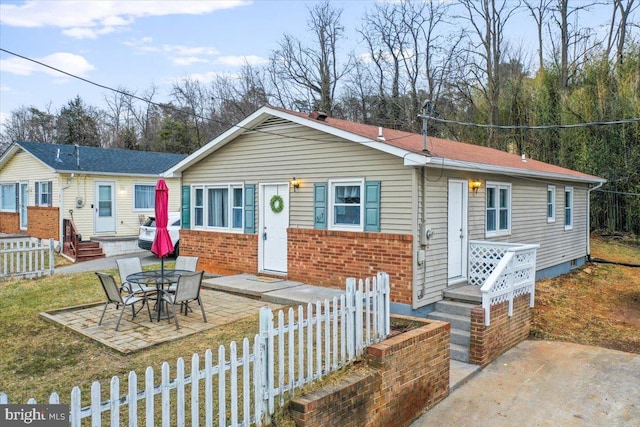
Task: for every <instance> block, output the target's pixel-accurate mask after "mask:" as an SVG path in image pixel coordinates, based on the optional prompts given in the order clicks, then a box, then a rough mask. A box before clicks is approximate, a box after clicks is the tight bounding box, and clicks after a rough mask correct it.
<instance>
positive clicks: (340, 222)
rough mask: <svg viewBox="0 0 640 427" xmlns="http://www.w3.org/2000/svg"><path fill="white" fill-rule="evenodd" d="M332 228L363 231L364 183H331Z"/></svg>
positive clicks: (360, 181)
mask: <svg viewBox="0 0 640 427" xmlns="http://www.w3.org/2000/svg"><path fill="white" fill-rule="evenodd" d="M329 184H330V190H329V191H330V196H329V200H330V203H331V205H330V207H329V209H330V210H329V212H330V215H331V222H330V228H332V229H349V230H359V231H361V230H362V229H363V226H362V224H363V212H364V210H363V203H362V202H363V196H364V188H363V187H364V181H363V180H354V181H330V183H329Z"/></svg>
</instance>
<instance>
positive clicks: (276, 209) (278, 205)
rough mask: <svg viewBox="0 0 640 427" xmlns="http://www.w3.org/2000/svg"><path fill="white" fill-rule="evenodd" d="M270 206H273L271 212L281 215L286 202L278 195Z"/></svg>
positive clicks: (273, 198) (272, 199)
mask: <svg viewBox="0 0 640 427" xmlns="http://www.w3.org/2000/svg"><path fill="white" fill-rule="evenodd" d="M269 204H270V205H271V211H272V212H273V213H280V212H282V209H284V200H282V197H280V196H278V195H277V194H276V195H275V196H273V197H272V198H271V201H270V202H269Z"/></svg>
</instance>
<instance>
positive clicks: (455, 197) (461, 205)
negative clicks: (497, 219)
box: [447, 179, 468, 285]
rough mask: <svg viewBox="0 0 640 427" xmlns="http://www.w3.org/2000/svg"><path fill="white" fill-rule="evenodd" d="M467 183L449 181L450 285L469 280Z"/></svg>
mask: <svg viewBox="0 0 640 427" xmlns="http://www.w3.org/2000/svg"><path fill="white" fill-rule="evenodd" d="M467 197H468V189H467V181H459V180H453V179H452V180H449V204H448V215H447V218H448V226H447V227H448V234H447V235H448V239H447V245H448V252H447V253H448V265H449V284H450V285H451V284H454V283H459V282H462V281H464V280H466V279H467Z"/></svg>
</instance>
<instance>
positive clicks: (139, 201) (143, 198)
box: [133, 184, 156, 210]
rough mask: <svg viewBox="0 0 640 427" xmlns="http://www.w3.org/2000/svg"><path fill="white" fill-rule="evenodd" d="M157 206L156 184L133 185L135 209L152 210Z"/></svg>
mask: <svg viewBox="0 0 640 427" xmlns="http://www.w3.org/2000/svg"><path fill="white" fill-rule="evenodd" d="M155 206H156V186H155V185H154V184H133V209H137V210H151V209H155Z"/></svg>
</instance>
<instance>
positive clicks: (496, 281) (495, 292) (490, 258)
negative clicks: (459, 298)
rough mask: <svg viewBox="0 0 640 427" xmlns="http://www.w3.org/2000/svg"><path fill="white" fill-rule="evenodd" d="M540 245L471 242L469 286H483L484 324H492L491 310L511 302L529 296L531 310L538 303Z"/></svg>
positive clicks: (510, 311)
mask: <svg viewBox="0 0 640 427" xmlns="http://www.w3.org/2000/svg"><path fill="white" fill-rule="evenodd" d="M539 247H540V245H537V244H535V245H521V244H514V243H497V242H485V241H472V242H470V251H469V252H470V253H469V284H471V285H474V286H481V288H480V292H481V294H482V308H484V323H485V325H487V326H488V325H489V324H490V323H491V318H490V317H491V306H492V305H496V304H500V303H501V302H504V301H508V302H509V312H508V315H509V316H512V315H513V299H514V298H515V297H517V296H520V295H523V294H526V293H529V296H530V302H529V306H530V307H533V305H534V302H535V284H536V253H537V249H538V248H539Z"/></svg>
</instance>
